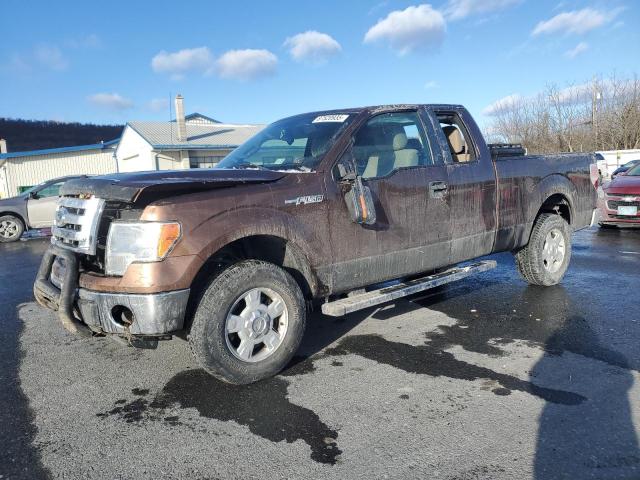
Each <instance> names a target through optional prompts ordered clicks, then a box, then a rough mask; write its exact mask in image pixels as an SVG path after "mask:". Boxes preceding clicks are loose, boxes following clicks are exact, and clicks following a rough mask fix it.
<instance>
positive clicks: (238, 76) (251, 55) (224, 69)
mask: <svg viewBox="0 0 640 480" xmlns="http://www.w3.org/2000/svg"><path fill="white" fill-rule="evenodd" d="M277 64H278V57H276V56H275V55H274V54H273V53H271V52H270V51H269V50H254V49H247V50H229V51H228V52H226V53H224V54H223V55H222V56H221V57H220V58H218V60H217V61H216V65H215V71H216V73H217V74H218V75H219V76H220V77H222V78H228V79H235V80H242V81H247V80H255V79H257V78H260V77H265V76H269V75H272V74H273V73H275V71H276V66H277Z"/></svg>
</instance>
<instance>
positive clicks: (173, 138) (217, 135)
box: [128, 121, 264, 150]
mask: <svg viewBox="0 0 640 480" xmlns="http://www.w3.org/2000/svg"><path fill="white" fill-rule="evenodd" d="M128 125H129V126H130V127H131V128H132V129H134V130H135V131H136V132H138V133H139V134H140V135H141V136H142V137H143V138H144V139H145V140H146V141H147V142H149V143H150V144H151V146H153V148H155V149H159V150H162V149H164V150H168V149H190V150H193V149H199V148H207V149H214V148H225V147H231V148H234V147H237V146H238V145H240V144H242V143H244V141H245V140H247V139H249V138H250V137H252V136H253V135H255V134H256V133H258V132H259V131H260V130H262V129H263V128H264V125H232V124H224V123H218V124H215V125H189V124H187V125H186V127H187V140H185V141H182V142H179V141H178V127H177V125H176V123H175V122H142V121H140V122H129V123H128Z"/></svg>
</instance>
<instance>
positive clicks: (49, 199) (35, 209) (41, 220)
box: [0, 176, 80, 243]
mask: <svg viewBox="0 0 640 480" xmlns="http://www.w3.org/2000/svg"><path fill="white" fill-rule="evenodd" d="M74 178H80V177H77V176H76V177H61V178H54V179H53V180H48V181H46V182H43V183H41V184H39V185H36V186H35V187H31V188H30V189H28V190H26V191H24V192H22V193H21V194H20V195H18V196H15V197H11V198H5V199H2V200H0V242H3V243H7V242H17V241H18V240H20V237H21V236H22V234H23V233H24V231H25V230H27V229H29V228H47V227H51V226H52V225H53V216H54V214H55V212H56V206H57V204H58V196H59V193H60V187H61V186H62V185H63V184H64V182H66V181H67V180H72V179H74Z"/></svg>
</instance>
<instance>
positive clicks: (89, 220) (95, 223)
mask: <svg viewBox="0 0 640 480" xmlns="http://www.w3.org/2000/svg"><path fill="white" fill-rule="evenodd" d="M104 203H105V202H104V200H102V199H101V198H96V197H90V198H80V197H75V196H69V197H60V199H59V200H58V206H57V208H56V215H55V219H54V226H53V228H52V229H51V233H52V239H51V241H52V243H54V244H55V245H58V246H60V247H64V248H67V249H69V250H73V251H74V252H78V253H85V254H87V255H95V253H96V244H97V235H98V227H99V225H100V216H101V214H102V210H103V209H104Z"/></svg>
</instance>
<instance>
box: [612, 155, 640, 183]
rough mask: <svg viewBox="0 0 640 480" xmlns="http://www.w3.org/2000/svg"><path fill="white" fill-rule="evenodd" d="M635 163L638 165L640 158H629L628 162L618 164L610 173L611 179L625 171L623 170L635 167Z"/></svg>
mask: <svg viewBox="0 0 640 480" xmlns="http://www.w3.org/2000/svg"><path fill="white" fill-rule="evenodd" d="M636 165H640V159H638V160H631V161H630V162H627V163H625V164H624V165H621V166H619V167H618V168H616V169H615V170H614V171H613V173H612V174H611V179H614V178H616V177H617V176H618V175H620V174H621V173H625V172H627V171H629V170H630V169H631V168H633V167H635V166H636Z"/></svg>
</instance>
